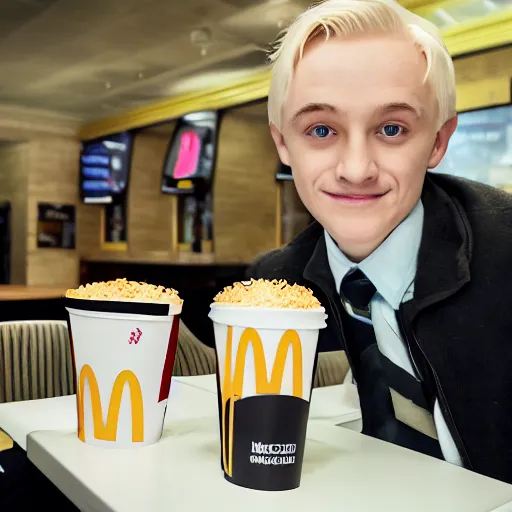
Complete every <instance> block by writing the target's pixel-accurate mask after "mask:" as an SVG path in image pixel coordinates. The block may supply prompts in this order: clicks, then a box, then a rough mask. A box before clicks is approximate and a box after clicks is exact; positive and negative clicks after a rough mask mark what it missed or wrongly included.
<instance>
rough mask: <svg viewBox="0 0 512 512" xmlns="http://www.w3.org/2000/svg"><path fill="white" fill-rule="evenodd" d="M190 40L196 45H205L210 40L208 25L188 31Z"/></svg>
mask: <svg viewBox="0 0 512 512" xmlns="http://www.w3.org/2000/svg"><path fill="white" fill-rule="evenodd" d="M190 42H191V43H192V44H197V45H207V44H210V43H211V42H212V31H211V30H210V29H209V28H208V27H204V28H197V29H195V30H192V32H190Z"/></svg>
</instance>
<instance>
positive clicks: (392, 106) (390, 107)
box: [377, 102, 423, 117]
mask: <svg viewBox="0 0 512 512" xmlns="http://www.w3.org/2000/svg"><path fill="white" fill-rule="evenodd" d="M395 110H408V111H409V112H412V113H413V114H414V115H415V116H416V117H421V116H422V115H423V110H422V109H421V108H420V109H418V108H416V107H413V106H412V105H411V104H409V103H405V102H392V103H386V104H385V105H380V106H379V107H378V108H377V111H378V112H379V113H382V114H385V113H387V112H393V111H395Z"/></svg>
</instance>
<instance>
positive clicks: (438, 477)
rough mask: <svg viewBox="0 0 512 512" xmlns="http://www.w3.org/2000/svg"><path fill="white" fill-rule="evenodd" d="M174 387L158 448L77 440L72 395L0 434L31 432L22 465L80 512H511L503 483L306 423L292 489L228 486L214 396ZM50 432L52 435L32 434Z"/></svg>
mask: <svg viewBox="0 0 512 512" xmlns="http://www.w3.org/2000/svg"><path fill="white" fill-rule="evenodd" d="M181 380H182V379H174V380H173V384H172V390H171V397H170V401H169V406H168V409H167V410H168V414H167V415H166V420H165V428H164V434H163V437H162V439H161V441H160V442H159V443H157V444H155V445H152V446H149V447H146V448H139V449H133V450H102V449H98V448H94V447H91V446H88V445H85V444H84V443H82V442H80V441H79V440H78V439H77V437H76V412H75V403H74V397H65V398H63V399H52V400H53V402H52V400H48V401H46V403H45V404H42V405H44V408H43V407H42V406H41V405H40V404H35V402H25V403H18V404H5V405H1V406H0V427H3V428H5V429H6V430H7V431H8V432H9V430H11V429H12V428H13V427H15V426H16V425H15V424H16V423H17V419H16V418H21V421H20V422H18V423H22V424H24V429H25V431H26V432H27V433H28V432H32V433H30V434H29V435H28V441H27V452H28V456H29V458H30V459H31V460H32V461H33V462H34V464H35V465H36V466H37V467H39V468H40V469H41V471H42V472H43V473H44V474H45V475H46V476H47V477H48V478H50V480H52V481H53V482H54V483H55V484H56V485H57V486H58V487H59V488H60V489H61V490H62V491H64V493H65V494H66V495H67V496H68V497H69V498H70V499H71V500H72V501H74V502H75V503H76V505H77V506H78V507H79V508H80V509H81V510H83V511H84V512H114V511H115V512H145V511H146V510H147V511H151V512H160V511H162V512H163V511H165V512H168V511H170V510H201V509H202V510H212V511H217V510H223V511H226V512H229V511H235V510H236V511H237V512H239V510H240V509H241V508H243V510H244V512H253V511H254V512H261V511H262V510H264V511H265V512H274V511H282V510H287V509H291V510H294V512H296V511H307V512H312V511H316V510H321V511H322V512H324V511H325V512H330V511H331V510H332V511H339V510H343V511H347V512H363V511H364V512H367V511H369V510H378V511H379V512H387V511H392V512H401V511H404V512H406V511H407V512H412V511H414V512H433V511H435V512H489V511H491V510H496V511H497V510H499V511H500V512H510V508H509V507H510V504H509V505H506V504H507V503H509V502H511V501H512V486H511V485H508V484H504V483H501V482H498V481H496V480H491V479H488V478H485V477H482V476H480V475H477V474H475V473H471V472H469V471H466V470H464V469H461V468H459V467H456V466H452V465H450V464H448V463H445V462H441V461H438V460H435V459H431V458H429V457H425V456H423V455H420V454H417V453H415V452H411V451H409V450H405V449H403V448H399V447H397V446H394V445H391V444H388V443H383V442H381V441H378V440H375V439H371V438H369V437H366V436H363V435H361V434H359V433H356V432H352V431H350V430H347V429H344V428H340V427H336V426H334V425H333V424H332V423H329V421H327V420H326V419H325V418H318V419H312V420H310V422H309V425H308V434H307V444H306V452H305V460H304V470H303V478H302V483H301V486H300V488H299V489H296V490H294V491H289V492H282V493H263V492H256V491H251V490H247V489H243V488H239V487H236V486H234V485H232V484H229V483H228V482H226V481H225V480H224V478H223V475H222V471H221V469H220V441H219V432H218V421H217V397H216V394H215V393H213V392H212V391H211V390H205V389H200V386H196V385H192V384H194V382H193V381H191V380H189V381H186V382H187V383H183V382H182V381H181ZM318 391H324V390H315V391H314V392H313V402H312V403H313V404H314V403H315V401H316V402H318V403H317V406H316V407H319V408H321V407H322V404H321V402H323V399H322V393H318ZM325 396H327V395H326V394H325V393H324V397H325ZM330 399H331V400H333V399H334V398H333V397H331V398H330ZM64 401H67V404H65V403H64ZM38 402H40V401H38ZM50 402H51V403H50ZM52 404H55V407H54V406H53V405H52ZM14 406H17V410H16V408H15V407H14ZM36 408H38V409H39V412H38V414H35V410H36ZM6 410H8V413H6ZM43 410H44V411H45V417H46V419H45V420H44V421H43V420H41V419H40V418H39V416H41V413H42V411H43ZM52 416H53V419H52V420H50V419H49V418H50V417H52ZM57 416H59V417H58V418H57ZM7 417H8V418H10V419H9V421H10V427H9V426H8V425H6V423H5V421H6V419H7ZM29 417H32V420H30V421H31V425H29V423H30V421H29V419H28V418H29ZM38 418H39V419H38ZM45 422H46V423H45ZM52 422H53V423H52ZM55 423H58V425H56V424H55ZM45 424H46V425H48V427H46V426H45ZM56 427H57V428H60V430H42V431H41V430H40V429H41V428H43V429H44V428H50V429H55V428H56ZM30 429H32V430H30ZM17 430H18V432H22V430H23V429H21V428H18V429H17ZM20 435H22V434H20ZM13 437H14V436H13ZM18 442H19V440H18ZM498 507H502V508H499V509H498Z"/></svg>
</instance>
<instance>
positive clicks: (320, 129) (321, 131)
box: [311, 124, 331, 139]
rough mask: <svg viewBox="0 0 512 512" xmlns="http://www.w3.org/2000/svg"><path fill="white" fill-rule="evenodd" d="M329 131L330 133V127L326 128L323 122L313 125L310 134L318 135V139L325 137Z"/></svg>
mask: <svg viewBox="0 0 512 512" xmlns="http://www.w3.org/2000/svg"><path fill="white" fill-rule="evenodd" d="M329 133H331V130H330V128H328V127H327V126H325V125H323V124H320V125H318V126H315V127H314V128H313V129H312V130H311V134H312V135H314V136H315V137H318V138H319V139H325V137H327V136H328V135H329Z"/></svg>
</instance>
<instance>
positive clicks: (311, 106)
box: [292, 103, 337, 122]
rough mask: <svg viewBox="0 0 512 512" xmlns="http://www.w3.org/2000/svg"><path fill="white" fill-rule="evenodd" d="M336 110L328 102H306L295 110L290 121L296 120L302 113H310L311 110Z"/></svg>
mask: <svg viewBox="0 0 512 512" xmlns="http://www.w3.org/2000/svg"><path fill="white" fill-rule="evenodd" d="M325 111H328V112H337V108H336V107H334V106H333V105H330V104H329V103H308V104H307V105H304V106H303V107H302V108H300V109H299V110H297V112H295V114H294V115H293V117H292V122H293V121H296V120H297V119H298V118H299V117H301V116H303V115H304V114H310V113H312V112H325Z"/></svg>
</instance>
